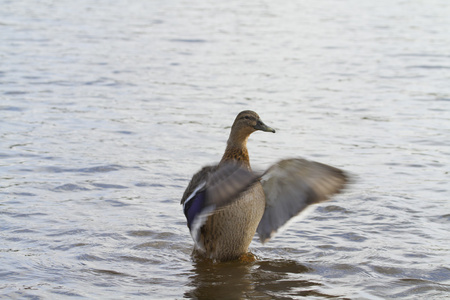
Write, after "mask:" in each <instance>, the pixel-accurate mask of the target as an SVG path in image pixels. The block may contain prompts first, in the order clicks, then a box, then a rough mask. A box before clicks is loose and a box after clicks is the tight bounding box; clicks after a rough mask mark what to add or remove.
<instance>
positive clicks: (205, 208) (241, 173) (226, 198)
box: [181, 163, 259, 248]
mask: <svg viewBox="0 0 450 300" xmlns="http://www.w3.org/2000/svg"><path fill="white" fill-rule="evenodd" d="M258 178H259V177H258V176H256V175H254V174H253V173H252V172H250V171H248V170H247V169H245V168H242V167H241V166H240V165H238V164H235V163H228V164H224V165H221V166H220V167H217V166H213V167H211V166H209V167H204V168H203V169H201V170H200V171H199V172H198V173H197V174H195V175H194V176H193V177H192V180H191V182H190V183H189V185H188V187H187V188H186V191H185V192H184V195H183V197H182V199H181V203H182V204H183V211H184V214H185V216H186V219H187V225H188V227H189V229H190V232H191V235H192V238H193V239H194V241H195V243H196V245H197V247H199V248H203V247H202V245H201V242H200V229H201V227H202V226H203V225H204V223H205V222H206V220H207V218H208V217H209V216H210V215H211V214H213V213H215V212H217V211H218V210H220V209H221V208H223V207H225V206H227V205H229V204H231V203H233V201H234V200H236V199H238V195H239V194H240V193H241V192H243V191H245V190H246V189H247V188H248V187H249V186H251V185H252V184H253V183H255V182H256V181H257V180H258Z"/></svg>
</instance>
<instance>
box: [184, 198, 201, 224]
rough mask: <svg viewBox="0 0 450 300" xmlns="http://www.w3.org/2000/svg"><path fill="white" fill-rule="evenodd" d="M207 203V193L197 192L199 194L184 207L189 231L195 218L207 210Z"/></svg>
mask: <svg viewBox="0 0 450 300" xmlns="http://www.w3.org/2000/svg"><path fill="white" fill-rule="evenodd" d="M205 201H206V191H205V190H203V191H199V192H197V194H195V196H194V197H193V198H192V199H191V200H189V202H188V203H186V205H185V206H184V215H185V216H186V219H187V225H188V227H189V229H191V225H192V223H193V222H194V219H195V217H196V216H197V215H198V214H199V213H201V212H202V210H203V209H204V208H205Z"/></svg>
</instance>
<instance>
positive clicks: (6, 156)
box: [0, 0, 450, 299]
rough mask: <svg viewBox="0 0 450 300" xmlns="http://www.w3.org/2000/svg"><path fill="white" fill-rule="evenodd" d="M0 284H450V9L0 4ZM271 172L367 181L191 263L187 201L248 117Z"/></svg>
mask: <svg viewBox="0 0 450 300" xmlns="http://www.w3.org/2000/svg"><path fill="white" fill-rule="evenodd" d="M0 7H1V8H0V39H1V43H0V137H1V143H0V178H1V180H0V197H1V202H0V224H1V225H0V228H1V231H0V232H1V236H0V238H1V242H0V252H1V254H0V293H1V294H0V295H1V296H2V297H7V298H8V297H10V298H32V299H56V298H87V299H92V298H98V299H99V298H104V299H106V298H109V299H122V298H145V299H148V298H154V299H181V298H194V299H240V298H241V299H274V298H279V299H298V298H301V297H302V296H309V297H310V298H311V299H328V298H338V299H386V298H405V299H445V298H448V297H450V268H449V266H450V235H449V230H450V204H449V196H450V189H449V166H450V147H449V146H450V34H449V32H450V3H449V2H448V1H445V0H431V1H419V0H414V1H387V0H382V1H357V0H343V1H330V0H319V1H309V0H307V1H294V0H288V1H281V2H280V1H222V2H219V1H210V0H201V1H193V2H192V1H176V0H173V1H172V0H169V1H158V0H156V1H138V0H134V1H133V0H132V1H113V2H111V1H92V0H81V1H51V0H48V1H39V2H35V1H1V0H0ZM244 109H252V110H255V111H257V112H258V113H259V115H260V116H261V118H262V119H263V121H264V122H265V123H266V124H268V125H269V126H272V127H274V128H275V129H276V130H277V133H276V134H268V133H262V132H257V133H255V134H253V135H252V137H251V138H250V140H249V151H250V157H251V163H252V165H253V167H254V168H255V169H260V170H261V169H264V168H266V167H268V166H269V165H270V164H271V163H274V162H276V161H277V160H278V159H281V158H285V157H295V156H302V157H306V158H309V159H313V160H317V161H320V162H324V163H328V164H331V165H334V166H337V167H340V168H343V169H345V170H347V171H349V172H351V173H352V174H353V177H354V183H353V184H352V185H351V186H350V188H349V189H348V190H347V191H346V192H345V193H343V194H340V195H338V196H337V197H334V199H333V201H330V202H327V203H324V204H322V205H320V206H318V207H317V209H316V210H315V211H314V212H312V213H311V214H310V215H309V216H308V218H306V219H305V220H303V221H301V222H296V223H294V224H292V226H291V227H290V228H289V229H288V230H286V231H285V232H283V233H281V234H278V235H277V236H276V238H275V239H273V240H272V241H270V242H269V243H267V244H264V245H262V244H260V243H259V241H258V240H256V239H255V240H254V242H253V243H252V245H251V251H252V252H253V253H254V254H255V255H257V256H258V258H259V259H258V260H257V261H256V262H253V263H237V262H230V263H222V264H212V263H210V262H204V261H197V262H195V261H193V260H192V259H191V257H190V254H191V248H192V245H193V242H192V240H191V237H190V235H189V232H188V229H187V227H186V223H185V219H184V215H183V213H182V211H181V206H180V205H179V200H180V198H181V195H182V193H183V191H184V189H185V187H186V185H187V183H188V181H189V180H190V177H191V175H192V174H193V173H194V172H196V171H197V170H198V169H199V168H200V167H201V166H203V165H205V164H209V163H214V162H217V161H218V160H219V159H220V157H221V155H222V152H223V150H224V148H225V142H226V139H227V135H228V133H229V128H230V125H231V123H232V121H233V120H234V117H235V115H236V114H237V113H238V112H239V111H241V110H244Z"/></svg>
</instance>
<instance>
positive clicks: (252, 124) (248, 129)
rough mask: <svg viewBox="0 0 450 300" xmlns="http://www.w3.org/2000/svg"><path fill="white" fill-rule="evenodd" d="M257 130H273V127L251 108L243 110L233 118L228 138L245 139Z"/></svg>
mask: <svg viewBox="0 0 450 300" xmlns="http://www.w3.org/2000/svg"><path fill="white" fill-rule="evenodd" d="M257 130H261V131H266V132H275V129H273V128H271V127H269V126H267V125H266V124H264V122H263V121H261V119H260V117H259V116H258V114H257V113H255V112H254V111H251V110H244V111H241V112H240V113H239V114H238V115H237V117H236V119H235V120H234V123H233V126H231V133H230V138H232V139H237V140H241V141H246V140H247V138H248V136H249V135H250V134H252V133H253V132H255V131H257Z"/></svg>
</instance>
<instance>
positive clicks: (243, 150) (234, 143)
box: [220, 133, 251, 170]
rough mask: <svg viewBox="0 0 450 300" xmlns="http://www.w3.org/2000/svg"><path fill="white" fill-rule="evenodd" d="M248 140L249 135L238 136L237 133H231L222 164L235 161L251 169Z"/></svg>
mask: <svg viewBox="0 0 450 300" xmlns="http://www.w3.org/2000/svg"><path fill="white" fill-rule="evenodd" d="M247 140H248V135H247V136H245V137H244V136H242V137H239V136H238V137H237V136H236V135H233V133H231V134H230V138H229V139H228V142H227V148H226V149H225V153H224V154H223V156H222V160H221V161H220V164H223V163H225V162H230V161H234V162H238V163H240V164H242V165H243V166H245V167H246V168H248V169H249V170H251V167H250V157H249V156H248V150H247Z"/></svg>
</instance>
